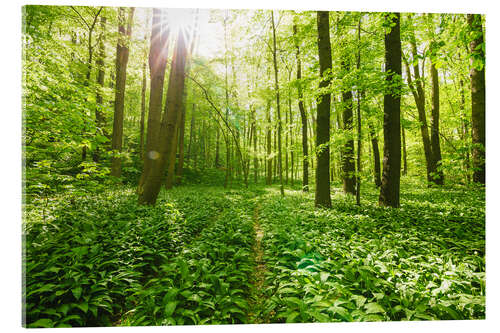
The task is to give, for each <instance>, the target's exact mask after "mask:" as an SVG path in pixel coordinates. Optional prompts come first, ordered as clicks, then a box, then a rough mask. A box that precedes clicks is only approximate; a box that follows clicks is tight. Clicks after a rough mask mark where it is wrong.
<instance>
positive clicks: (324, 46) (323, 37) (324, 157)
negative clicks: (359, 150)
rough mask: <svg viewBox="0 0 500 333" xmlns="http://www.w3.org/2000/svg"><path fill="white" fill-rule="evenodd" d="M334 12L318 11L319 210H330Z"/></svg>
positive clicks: (317, 147)
mask: <svg viewBox="0 0 500 333" xmlns="http://www.w3.org/2000/svg"><path fill="white" fill-rule="evenodd" d="M329 20H330V13H329V12H328V11H318V12H317V21H316V22H317V28H318V55H319V70H320V77H321V81H320V83H319V89H320V91H321V92H322V93H321V95H320V96H319V98H318V106H317V110H318V111H317V117H316V159H317V164H316V165H317V166H316V192H315V197H314V204H315V206H316V207H325V208H330V207H331V206H332V202H331V198H330V148H329V141H330V93H328V92H325V89H327V88H328V87H329V85H330V82H331V78H330V76H331V70H332V50H331V45H330V22H329Z"/></svg>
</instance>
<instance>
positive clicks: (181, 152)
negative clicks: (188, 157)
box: [175, 98, 186, 185]
mask: <svg viewBox="0 0 500 333" xmlns="http://www.w3.org/2000/svg"><path fill="white" fill-rule="evenodd" d="M185 128H186V99H185V98H184V102H183V103H182V114H181V125H180V128H179V148H178V151H179V164H178V165H177V170H176V172H175V184H177V185H178V184H180V183H181V181H182V173H183V171H184V132H185Z"/></svg>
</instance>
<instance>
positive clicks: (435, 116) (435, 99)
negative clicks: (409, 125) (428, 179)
mask: <svg viewBox="0 0 500 333" xmlns="http://www.w3.org/2000/svg"><path fill="white" fill-rule="evenodd" d="M431 49H433V48H432V47H431ZM433 58H434V59H432V58H431V81H432V94H431V98H432V108H431V147H432V149H431V151H432V155H433V160H434V162H435V163H436V172H435V175H434V177H433V182H434V183H435V184H436V185H443V183H444V175H443V170H442V168H441V163H442V161H441V160H442V158H441V145H440V142H439V76H438V71H437V68H436V60H435V55H434V57H433Z"/></svg>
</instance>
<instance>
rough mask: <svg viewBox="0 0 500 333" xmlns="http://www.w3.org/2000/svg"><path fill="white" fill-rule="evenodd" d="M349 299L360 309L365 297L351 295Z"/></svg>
mask: <svg viewBox="0 0 500 333" xmlns="http://www.w3.org/2000/svg"><path fill="white" fill-rule="evenodd" d="M351 299H353V300H354V301H355V302H356V306H357V307H358V308H361V307H362V306H363V304H365V302H366V297H364V296H361V295H352V296H351Z"/></svg>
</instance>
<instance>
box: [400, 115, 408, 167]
mask: <svg viewBox="0 0 500 333" xmlns="http://www.w3.org/2000/svg"><path fill="white" fill-rule="evenodd" d="M401 120H402V121H404V118H403V114H401ZM401 141H402V143H401V144H402V145H403V176H406V174H407V172H408V161H407V155H406V135H405V128H404V126H403V124H401Z"/></svg>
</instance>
